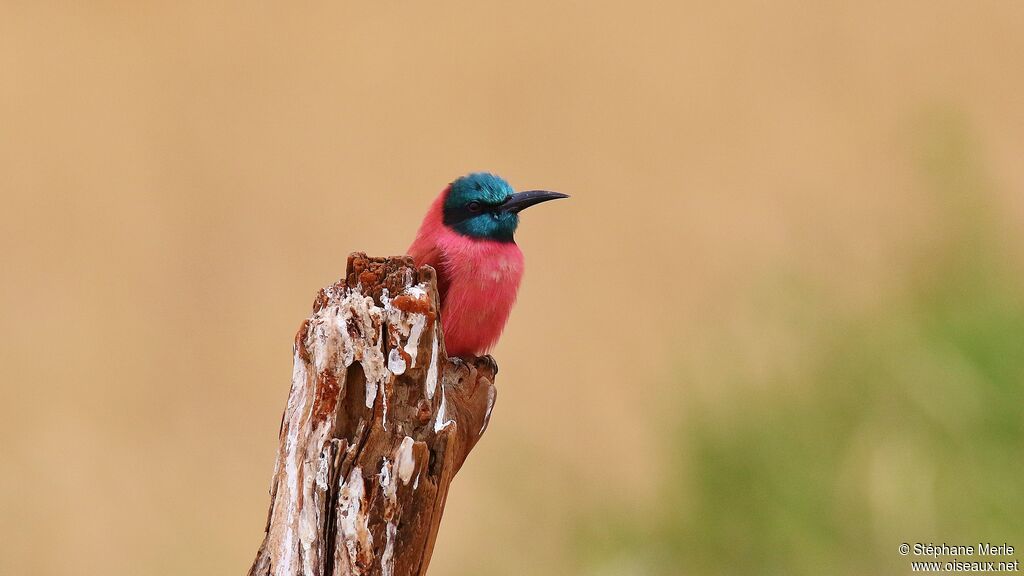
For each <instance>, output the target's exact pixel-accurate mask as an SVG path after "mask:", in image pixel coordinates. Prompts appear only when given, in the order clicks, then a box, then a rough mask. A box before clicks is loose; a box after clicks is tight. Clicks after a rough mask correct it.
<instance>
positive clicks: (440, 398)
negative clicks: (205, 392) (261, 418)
mask: <svg viewBox="0 0 1024 576" xmlns="http://www.w3.org/2000/svg"><path fill="white" fill-rule="evenodd" d="M436 285H437V281H436V276H435V273H434V270H433V268H430V267H429V266H424V267H421V268H419V269H418V270H417V269H416V268H415V265H414V264H413V262H412V259H410V258H408V257H396V258H369V257H367V256H366V255H365V254H361V253H356V254H353V255H352V256H350V257H349V260H348V270H347V272H346V277H345V278H344V279H342V280H339V281H338V282H337V283H335V284H333V285H332V286H328V287H327V288H324V289H323V290H321V291H320V293H319V294H318V295H317V298H316V301H315V302H314V303H313V314H312V316H310V317H309V318H308V319H307V320H306V321H305V322H303V323H302V326H301V328H299V332H298V334H296V336H295V347H294V367H293V369H292V385H291V391H290V392H289V394H288V405H287V407H286V408H285V411H284V416H283V418H282V421H281V431H280V447H279V448H278V452H277V462H276V464H275V466H274V476H273V481H272V483H271V490H270V500H271V503H270V512H269V515H268V518H267V527H266V536H265V537H264V540H263V544H262V545H261V546H260V549H259V552H258V553H257V555H256V560H255V561H254V562H253V565H252V568H251V569H250V570H249V575H250V576H270V575H273V576H298V575H302V576H369V575H378V574H379V575H382V576H412V575H423V574H425V573H426V570H427V565H428V564H429V562H430V555H431V552H432V550H433V547H434V540H435V539H436V537H437V530H438V527H439V525H440V522H441V514H442V512H444V504H445V498H446V496H447V494H448V486H449V484H450V483H451V481H452V478H453V477H454V476H455V473H456V472H458V470H459V468H460V467H461V466H462V463H463V462H464V461H465V459H466V456H467V455H468V454H469V451H470V450H472V449H473V446H474V445H475V444H476V443H477V441H478V440H479V439H480V436H481V435H482V434H483V433H484V430H486V429H487V423H488V420H489V418H490V415H491V409H492V408H493V407H494V399H495V394H496V391H495V387H494V375H495V373H496V372H497V367H496V366H495V365H494V362H493V360H491V359H490V357H485V358H476V359H473V360H470V361H464V360H460V359H458V358H448V357H447V355H446V354H445V348H444V337H443V334H442V331H441V323H440V321H439V318H440V313H439V312H440V305H439V300H438V296H437V288H436Z"/></svg>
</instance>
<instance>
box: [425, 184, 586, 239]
mask: <svg viewBox="0 0 1024 576" xmlns="http://www.w3.org/2000/svg"><path fill="white" fill-rule="evenodd" d="M556 198H568V196H567V195H566V194H561V193H558V192H548V191H547V190H530V191H527V192H515V191H514V190H512V186H510V185H509V183H508V182H506V181H504V180H502V179H501V178H499V177H497V176H495V175H494V174H488V173H486V172H476V173H473V174H469V175H468V176H463V177H462V178H459V179H458V180H456V181H454V182H452V183H451V186H449V187H448V195H447V196H446V197H445V200H444V205H443V206H442V210H443V212H444V214H443V217H444V224H445V226H448V227H449V228H451V229H452V230H455V231H456V232H458V233H459V234H462V235H464V236H469V237H471V238H478V239H481V240H496V241H498V242H512V240H513V235H514V234H515V231H516V226H518V225H519V211H520V210H523V209H525V208H528V207H530V206H533V205H534V204H539V203H541V202H546V201H548V200H554V199H556Z"/></svg>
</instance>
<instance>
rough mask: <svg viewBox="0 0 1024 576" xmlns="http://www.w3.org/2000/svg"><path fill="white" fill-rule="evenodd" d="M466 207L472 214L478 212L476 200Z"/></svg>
mask: <svg viewBox="0 0 1024 576" xmlns="http://www.w3.org/2000/svg"><path fill="white" fill-rule="evenodd" d="M466 207H467V208H469V211H470V212H472V213H474V214H476V213H477V212H479V211H480V203H479V202H477V201H476V200H474V201H472V202H470V203H469V205H467V206H466Z"/></svg>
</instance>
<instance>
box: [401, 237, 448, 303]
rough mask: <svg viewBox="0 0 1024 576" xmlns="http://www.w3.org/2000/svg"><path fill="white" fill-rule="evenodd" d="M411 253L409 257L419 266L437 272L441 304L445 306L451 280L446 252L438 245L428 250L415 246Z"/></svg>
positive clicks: (438, 293) (427, 248)
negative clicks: (427, 267)
mask: <svg viewBox="0 0 1024 576" xmlns="http://www.w3.org/2000/svg"><path fill="white" fill-rule="evenodd" d="M418 248H419V249H418ZM409 252H410V253H409V255H410V256H412V259H413V260H414V261H415V262H416V265H417V266H430V267H432V268H433V269H434V271H435V272H437V295H438V297H439V298H440V299H441V304H444V302H445V298H447V296H448V284H449V278H450V275H449V274H448V271H447V269H446V262H447V260H448V258H447V257H446V255H445V253H444V251H443V250H441V249H440V248H438V247H437V246H436V245H432V246H429V247H426V248H420V247H419V246H416V245H414V246H413V247H412V248H411V249H410V250H409Z"/></svg>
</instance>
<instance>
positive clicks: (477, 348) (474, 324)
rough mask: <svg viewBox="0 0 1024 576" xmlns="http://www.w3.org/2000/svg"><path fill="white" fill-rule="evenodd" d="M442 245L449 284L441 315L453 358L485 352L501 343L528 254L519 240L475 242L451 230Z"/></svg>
mask: <svg viewBox="0 0 1024 576" xmlns="http://www.w3.org/2000/svg"><path fill="white" fill-rule="evenodd" d="M437 242H438V246H439V247H440V248H441V249H442V251H443V253H444V255H445V263H444V267H445V272H446V273H447V276H448V281H449V285H448V294H447V296H446V298H445V302H444V307H443V310H442V314H441V322H442V326H443V327H444V337H445V345H446V347H447V349H448V354H449V355H450V356H467V355H479V354H484V353H486V352H487V351H488V350H490V348H491V347H492V346H494V344H495V343H496V342H497V341H498V337H499V336H501V332H502V330H504V328H505V322H506V321H508V316H509V313H510V312H511V311H512V306H513V305H514V304H515V302H516V294H517V293H518V291H519V282H520V280H521V279H522V277H523V253H522V251H520V250H519V247H518V246H516V244H515V243H514V242H495V241H492V240H477V239H471V238H468V237H466V236H462V235H460V234H458V233H455V232H452V231H448V230H446V231H444V232H443V233H441V234H440V235H439V237H438V238H437Z"/></svg>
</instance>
